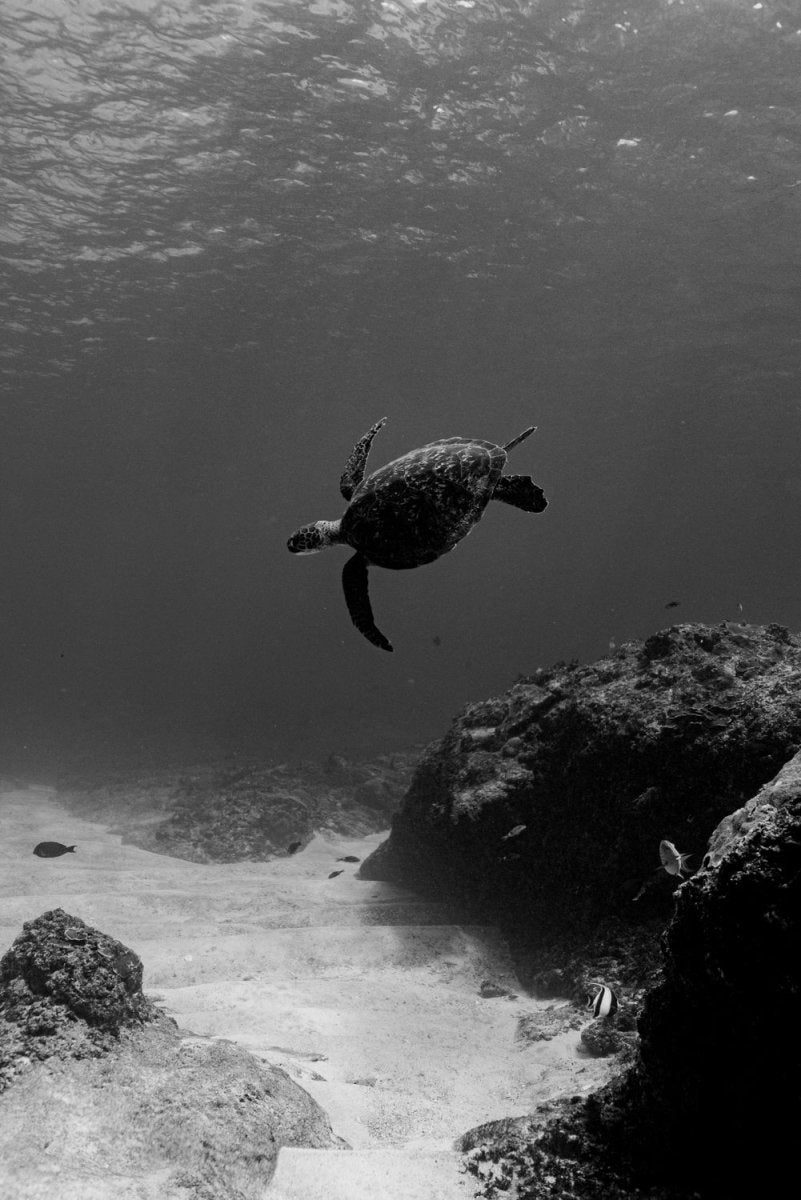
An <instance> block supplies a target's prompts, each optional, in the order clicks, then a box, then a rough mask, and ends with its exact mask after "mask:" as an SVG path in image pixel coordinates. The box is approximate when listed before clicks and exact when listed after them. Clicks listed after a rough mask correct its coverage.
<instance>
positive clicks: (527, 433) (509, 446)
mask: <svg viewBox="0 0 801 1200" xmlns="http://www.w3.org/2000/svg"><path fill="white" fill-rule="evenodd" d="M536 430H537V426H536V425H529V427H528V429H524V430H523V432H522V433H519V434H518V435H517V437H516V438H512V440H511V442H507V443H506V445H505V446H504V450H505V451H506V453H507V454H508V453H509V451H510V450H514V448H515V446H518V445H519V444H520V442H524V441H525V440H526V438H527V437H530V436H531V434H532V433H535V432H536Z"/></svg>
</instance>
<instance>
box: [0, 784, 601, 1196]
mask: <svg viewBox="0 0 801 1200" xmlns="http://www.w3.org/2000/svg"><path fill="white" fill-rule="evenodd" d="M0 821H1V822H2V831H3V834H2V839H0V953H2V952H4V951H5V949H6V948H7V947H8V946H9V945H10V943H11V941H12V940H13V938H14V937H15V936H16V935H17V934H18V933H19V932H20V929H21V926H22V923H23V921H26V920H32V919H33V918H35V917H37V916H39V915H40V914H41V913H43V912H44V911H46V910H47V909H50V908H64V909H66V910H67V911H68V912H70V913H72V914H73V915H74V916H77V917H81V918H82V919H83V920H84V921H86V922H88V923H89V924H91V925H94V926H96V927H97V928H99V929H102V930H103V931H104V932H105V933H108V934H111V935H112V936H114V937H116V938H119V939H120V941H122V942H124V943H125V944H126V945H128V946H130V947H131V948H132V949H134V950H135V951H136V952H137V954H139V955H140V957H141V958H142V960H143V962H144V965H145V978H144V988H145V991H146V992H147V993H148V994H150V995H151V996H154V995H155V996H159V997H162V998H163V1006H164V1007H165V1009H166V1011H167V1012H168V1013H169V1014H170V1015H171V1016H173V1017H174V1018H175V1019H176V1021H177V1022H178V1024H179V1025H180V1026H181V1027H182V1028H184V1029H185V1030H187V1031H191V1034H192V1035H194V1036H201V1037H216V1038H228V1039H231V1040H233V1041H236V1042H238V1043H240V1044H241V1045H243V1046H245V1047H247V1048H248V1049H249V1050H250V1051H251V1052H252V1053H253V1054H255V1055H258V1056H259V1057H260V1058H262V1059H264V1060H265V1061H268V1062H270V1063H274V1064H276V1065H280V1066H283V1067H284V1068H285V1069H286V1070H287V1071H288V1072H289V1073H290V1074H291V1075H292V1076H293V1077H294V1078H296V1079H297V1080H298V1082H300V1083H301V1084H302V1086H303V1087H305V1088H306V1089H307V1090H308V1091H309V1092H310V1093H311V1094H312V1095H313V1096H314V1097H315V1099H316V1100H317V1101H318V1102H319V1103H320V1104H321V1105H322V1107H323V1108H324V1109H326V1111H327V1112H328V1113H329V1115H330V1118H331V1121H332V1124H333V1127H334V1131H335V1132H336V1133H337V1134H339V1135H340V1136H341V1137H343V1138H345V1139H346V1140H347V1141H348V1142H349V1143H350V1145H351V1146H352V1147H353V1151H320V1150H315V1151H300V1150H288V1149H285V1150H283V1151H282V1152H281V1154H280V1156H279V1163H278V1169H277V1171H276V1175H275V1177H274V1179H273V1182H272V1184H271V1185H270V1188H269V1189H268V1192H267V1197H270V1198H272V1200H301V1198H302V1200H316V1198H317V1197H318V1196H319V1197H320V1198H321V1200H322V1197H325V1198H326V1200H336V1198H338V1197H342V1198H343V1200H344V1198H345V1197H347V1198H348V1200H360V1198H361V1197H362V1196H364V1197H365V1198H369V1200H418V1197H419V1198H420V1200H451V1197H453V1200H456V1198H457V1197H460V1196H462V1197H464V1196H470V1195H472V1191H473V1189H472V1186H471V1185H470V1183H469V1182H468V1180H467V1179H466V1178H465V1177H464V1176H463V1175H460V1174H459V1170H458V1163H459V1156H458V1155H456V1154H455V1153H454V1152H453V1151H452V1150H451V1149H450V1147H451V1144H452V1142H453V1140H454V1138H456V1137H457V1136H458V1135H459V1134H461V1133H463V1132H464V1131H465V1130H467V1129H469V1128H470V1127H471V1126H473V1125H476V1124H479V1123H480V1122H483V1121H487V1120H492V1119H495V1118H499V1117H508V1116H514V1115H518V1114H522V1113H526V1112H528V1111H530V1110H531V1109H532V1108H533V1107H534V1105H535V1104H537V1103H538V1102H540V1101H542V1100H544V1099H550V1098H553V1097H556V1096H560V1095H565V1094H566V1095H572V1094H575V1093H578V1092H584V1091H588V1090H590V1089H592V1088H594V1087H597V1086H599V1084H600V1083H602V1082H604V1081H605V1080H606V1079H607V1078H608V1077H609V1075H610V1074H611V1071H612V1064H610V1063H609V1062H608V1061H606V1060H594V1059H592V1058H589V1057H587V1056H585V1055H583V1054H581V1053H580V1051H579V1048H578V1046H579V1038H578V1034H577V1033H575V1032H571V1033H568V1034H565V1035H562V1036H559V1037H557V1038H554V1039H553V1040H551V1041H547V1042H538V1043H535V1044H533V1045H528V1046H521V1045H520V1044H519V1043H516V1042H515V1040H514V1034H515V1028H516V1023H517V1019H518V1017H519V1016H520V1015H522V1014H523V1013H526V1012H531V1011H532V1010H533V1009H536V1008H537V1007H541V1006H543V1005H541V1003H540V1002H538V1001H535V1000H532V999H529V998H526V997H524V996H520V997H519V998H518V999H515V1000H510V999H507V998H496V999H482V998H480V997H479V995H478V989H479V986H480V984H481V982H482V980H484V979H487V978H490V979H492V980H493V981H494V982H497V983H499V984H501V985H502V986H505V987H507V988H509V989H510V990H512V991H517V990H518V985H517V983H516V980H515V977H514V974H513V972H512V969H511V963H510V960H509V955H508V950H507V947H506V945H505V943H504V941H503V939H502V937H501V936H500V934H499V933H498V931H497V930H495V929H492V928H487V927H477V926H465V925H454V924H448V923H446V921H447V913H446V912H445V910H444V909H442V908H439V907H438V906H437V905H436V904H434V903H432V902H430V901H427V900H423V899H420V898H418V897H416V896H415V895H414V894H413V893H410V892H407V891H406V890H404V889H402V888H398V887H396V886H394V885H391V884H387V883H378V882H371V881H362V880H359V879H357V878H355V871H356V870H357V869H358V865H357V864H351V863H341V862H336V861H335V860H336V859H337V858H338V857H339V856H340V855H344V854H355V855H358V856H359V857H360V858H362V859H363V858H365V857H366V856H367V854H369V853H370V851H371V850H373V849H374V848H375V846H376V845H378V843H379V842H380V841H382V840H383V839H384V837H385V836H386V834H374V835H371V836H370V837H366V838H362V839H358V840H353V839H350V840H340V839H333V838H330V839H329V838H323V837H317V838H315V839H314V841H313V842H312V843H311V845H310V846H308V847H307V848H306V849H305V850H303V851H301V852H300V853H299V854H297V855H295V856H294V857H291V858H285V859H281V860H277V861H274V862H271V863H260V864H254V863H246V864H234V865H220V866H207V865H202V864H196V863H189V862H184V861H182V860H179V859H173V858H168V857H165V856H162V855H156V854H151V853H149V852H148V851H144V850H138V849H136V848H135V847H133V846H123V845H122V844H121V837H120V836H119V835H118V834H111V833H108V832H107V831H106V829H105V827H104V826H103V825H100V824H96V823H91V822H88V821H83V820H76V819H74V818H73V817H71V816H70V815H69V814H68V813H67V812H66V811H65V810H63V809H62V808H60V807H59V805H58V803H57V800H56V797H55V794H54V793H53V792H52V791H51V790H49V789H46V788H29V789H27V790H24V791H16V792H7V793H3V794H2V795H0ZM43 840H48V841H62V842H65V843H66V844H72V843H73V842H74V843H76V844H77V846H78V850H77V853H76V854H74V855H73V854H69V855H65V856H63V857H62V858H57V859H44V860H43V859H38V858H36V857H34V856H33V855H32V853H31V851H32V850H33V847H34V845H35V844H36V843H37V842H38V841H43ZM340 868H343V874H342V875H340V876H338V877H337V878H336V879H330V880H329V879H328V878H327V876H328V873H329V871H332V870H338V869H340ZM113 1194H114V1188H113V1184H112V1182H111V1181H110V1183H109V1197H111V1196H112V1195H113Z"/></svg>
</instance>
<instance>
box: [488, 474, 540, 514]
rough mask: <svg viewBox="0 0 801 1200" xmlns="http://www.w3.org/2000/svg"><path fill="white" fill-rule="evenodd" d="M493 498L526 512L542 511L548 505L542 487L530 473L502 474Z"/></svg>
mask: <svg viewBox="0 0 801 1200" xmlns="http://www.w3.org/2000/svg"><path fill="white" fill-rule="evenodd" d="M492 498H493V500H502V501H503V502H504V504H511V505H513V506H514V507H515V508H522V509H523V511H524V512H531V513H540V512H542V511H543V510H544V509H546V508H547V507H548V501H547V500H546V499H545V494H544V492H543V490H542V488H541V487H537V485H536V483H535V482H534V480H533V479H532V478H531V476H530V475H501V477H500V479H499V480H498V482H497V483H496V485H495V491H494V492H493V493H492Z"/></svg>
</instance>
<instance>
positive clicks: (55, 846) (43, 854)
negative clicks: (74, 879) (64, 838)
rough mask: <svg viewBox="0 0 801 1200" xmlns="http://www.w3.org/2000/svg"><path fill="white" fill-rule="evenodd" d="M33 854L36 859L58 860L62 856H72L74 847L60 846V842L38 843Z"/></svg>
mask: <svg viewBox="0 0 801 1200" xmlns="http://www.w3.org/2000/svg"><path fill="white" fill-rule="evenodd" d="M33 852H34V854H35V855H36V857H37V858H60V857H61V855H62V854H74V853H75V847H74V846H62V844H61V842H40V843H39V845H38V846H34V848H33Z"/></svg>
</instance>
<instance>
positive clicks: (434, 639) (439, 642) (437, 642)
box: [431, 634, 442, 646]
mask: <svg viewBox="0 0 801 1200" xmlns="http://www.w3.org/2000/svg"><path fill="white" fill-rule="evenodd" d="M431 641H432V642H433V643H434V645H435V646H441V645H442V638H441V637H440V636H439V634H436V636H435V637H432V639H431Z"/></svg>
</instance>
